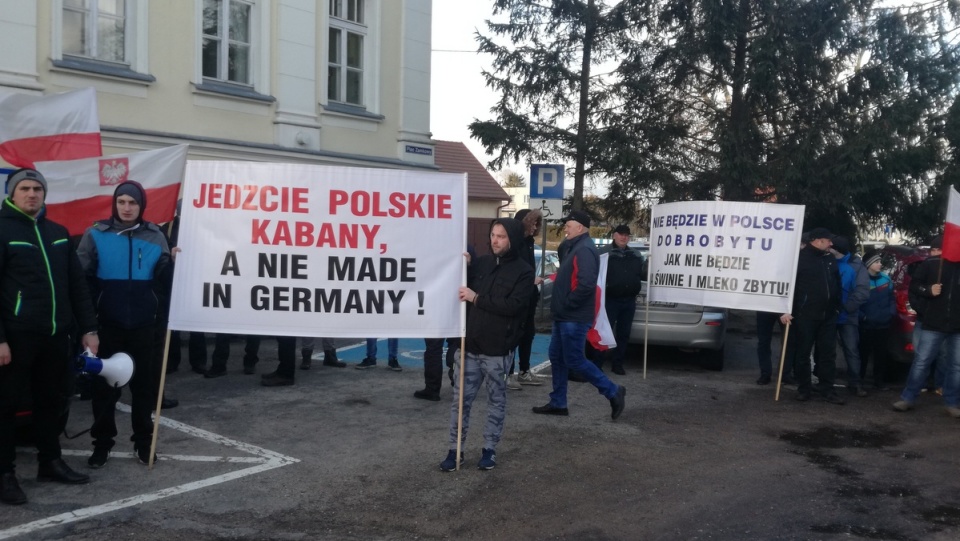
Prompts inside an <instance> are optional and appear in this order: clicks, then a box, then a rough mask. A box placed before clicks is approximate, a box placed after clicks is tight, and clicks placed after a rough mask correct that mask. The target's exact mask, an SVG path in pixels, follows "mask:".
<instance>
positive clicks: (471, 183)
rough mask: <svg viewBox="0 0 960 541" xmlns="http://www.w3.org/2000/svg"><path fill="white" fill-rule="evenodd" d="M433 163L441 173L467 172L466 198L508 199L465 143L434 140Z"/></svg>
mask: <svg viewBox="0 0 960 541" xmlns="http://www.w3.org/2000/svg"><path fill="white" fill-rule="evenodd" d="M435 143H436V145H435V146H434V149H435V155H434V163H435V164H436V165H437V167H439V168H440V171H441V172H442V173H466V174H467V198H468V199H487V200H494V201H509V200H510V196H509V195H507V192H505V191H503V188H501V187H500V184H498V183H497V181H496V179H494V178H493V175H491V174H490V172H489V171H487V168H486V167H484V166H483V164H482V163H480V160H478V159H477V157H476V156H474V155H473V153H472V152H470V149H468V148H467V146H466V145H464V144H463V143H460V142H458V141H440V140H435Z"/></svg>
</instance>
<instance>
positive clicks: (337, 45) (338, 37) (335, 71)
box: [327, 0, 367, 106]
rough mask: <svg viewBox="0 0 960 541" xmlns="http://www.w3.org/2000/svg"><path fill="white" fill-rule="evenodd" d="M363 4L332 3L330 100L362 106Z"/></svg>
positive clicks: (357, 0)
mask: <svg viewBox="0 0 960 541" xmlns="http://www.w3.org/2000/svg"><path fill="white" fill-rule="evenodd" d="M365 11H366V10H365V9H364V0H330V32H329V43H328V52H327V99H328V100H329V101H334V102H341V103H347V104H350V105H358V106H363V105H364V100H363V70H364V49H363V48H364V41H365V39H366V37H367V26H366V24H365V20H364V15H365Z"/></svg>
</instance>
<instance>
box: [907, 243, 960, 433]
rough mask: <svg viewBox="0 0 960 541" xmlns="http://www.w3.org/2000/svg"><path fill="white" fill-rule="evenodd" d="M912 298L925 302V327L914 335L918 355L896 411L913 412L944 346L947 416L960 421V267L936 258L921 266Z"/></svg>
mask: <svg viewBox="0 0 960 541" xmlns="http://www.w3.org/2000/svg"><path fill="white" fill-rule="evenodd" d="M941 240H942V239H941ZM910 298H911V299H917V300H922V302H920V303H918V306H920V307H921V308H922V309H921V311H920V313H922V314H923V324H922V325H917V326H916V328H914V331H913V332H914V333H916V334H919V337H917V340H918V346H917V349H916V354H915V355H914V359H913V364H912V365H910V375H909V376H907V384H906V386H905V387H904V389H903V392H901V393H900V400H898V401H897V402H895V403H894V404H893V409H895V410H897V411H909V410H911V409H913V406H914V404H915V403H916V401H917V398H919V396H920V392H921V391H922V390H923V387H924V385H926V382H927V378H928V377H929V376H930V371H931V369H932V368H933V365H934V363H935V362H936V361H937V357H938V356H939V355H940V348H941V346H945V347H946V357H945V360H946V365H947V366H946V377H945V379H944V382H943V401H944V403H945V404H946V409H947V414H948V415H950V416H951V417H954V418H960V263H956V262H953V261H947V260H945V259H941V258H936V257H932V258H929V259H927V260H926V261H924V262H923V263H921V264H920V266H919V267H917V270H915V271H914V272H913V278H912V279H911V280H910Z"/></svg>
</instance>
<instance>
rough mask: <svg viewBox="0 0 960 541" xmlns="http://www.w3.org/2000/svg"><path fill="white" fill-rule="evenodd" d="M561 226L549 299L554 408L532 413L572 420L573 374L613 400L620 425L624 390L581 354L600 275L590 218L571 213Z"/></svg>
mask: <svg viewBox="0 0 960 541" xmlns="http://www.w3.org/2000/svg"><path fill="white" fill-rule="evenodd" d="M562 222H563V232H564V234H565V235H566V240H565V241H564V243H563V244H564V246H563V250H562V253H563V255H562V256H561V259H560V269H559V270H558V271H557V279H556V280H555V281H554V285H553V297H552V298H551V299H550V311H551V312H552V313H553V334H552V336H551V337H550V347H549V350H548V355H549V356H550V371H551V375H552V377H553V392H552V393H550V402H548V403H547V404H546V405H544V406H536V407H534V408H533V412H534V413H539V414H543V415H569V411H568V409H567V378H568V376H569V374H570V372H571V371H573V372H575V373H577V374H579V375H581V376H583V377H585V378H586V380H587V381H589V382H590V383H591V384H593V386H594V387H596V388H597V390H599V391H600V394H602V395H603V396H605V397H606V398H607V399H608V400H610V407H611V410H612V411H611V413H610V417H611V418H613V419H617V418H618V417H620V414H621V413H623V408H624V404H625V400H624V396H625V395H626V393H627V390H626V388H624V386H623V385H617V384H615V383H613V382H612V381H610V379H609V378H607V376H606V375H604V373H603V372H602V371H601V370H600V369H599V368H598V367H597V365H595V364H593V363H592V362H590V361H588V360H587V358H586V357H585V356H584V354H583V351H584V347H585V346H586V341H587V331H589V330H590V327H591V326H592V325H593V321H594V318H595V314H594V310H595V306H596V295H597V277H598V275H599V272H600V256H599V254H598V253H597V248H596V246H594V245H593V240H591V239H590V234H589V233H590V216H589V215H588V214H587V213H585V212H583V211H581V210H572V211H570V214H569V215H568V216H567V217H566V218H564V219H563V220H562Z"/></svg>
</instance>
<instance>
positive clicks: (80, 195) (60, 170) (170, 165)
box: [36, 145, 188, 235]
mask: <svg viewBox="0 0 960 541" xmlns="http://www.w3.org/2000/svg"><path fill="white" fill-rule="evenodd" d="M187 148H188V145H176V146H171V147H167V148H161V149H159V150H148V151H145V152H135V153H133V154H116V155H112V156H104V157H102V158H87V159H83V160H68V161H56V162H40V163H37V164H36V165H37V171H40V173H42V174H43V176H44V177H45V178H46V179H47V187H48V189H49V192H48V193H47V200H46V207H47V210H46V212H47V217H48V218H50V219H51V220H53V221H54V222H57V223H58V224H61V225H63V226H64V227H66V228H67V229H68V230H69V231H70V234H71V235H80V234H82V233H83V232H84V231H85V230H86V229H87V228H88V227H90V226H91V225H93V222H95V221H97V220H102V219H104V218H109V217H110V215H111V214H112V209H111V206H112V205H113V191H114V190H115V189H116V186H117V184H120V183H121V182H123V181H125V180H135V181H137V182H139V183H140V184H142V185H143V188H144V190H146V192H147V208H146V211H145V212H144V214H143V219H144V220H147V221H150V222H154V223H158V224H159V223H164V222H169V221H170V220H172V219H173V215H174V213H175V212H176V209H177V197H179V195H180V183H181V182H182V181H183V172H184V168H185V167H186V165H187Z"/></svg>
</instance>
